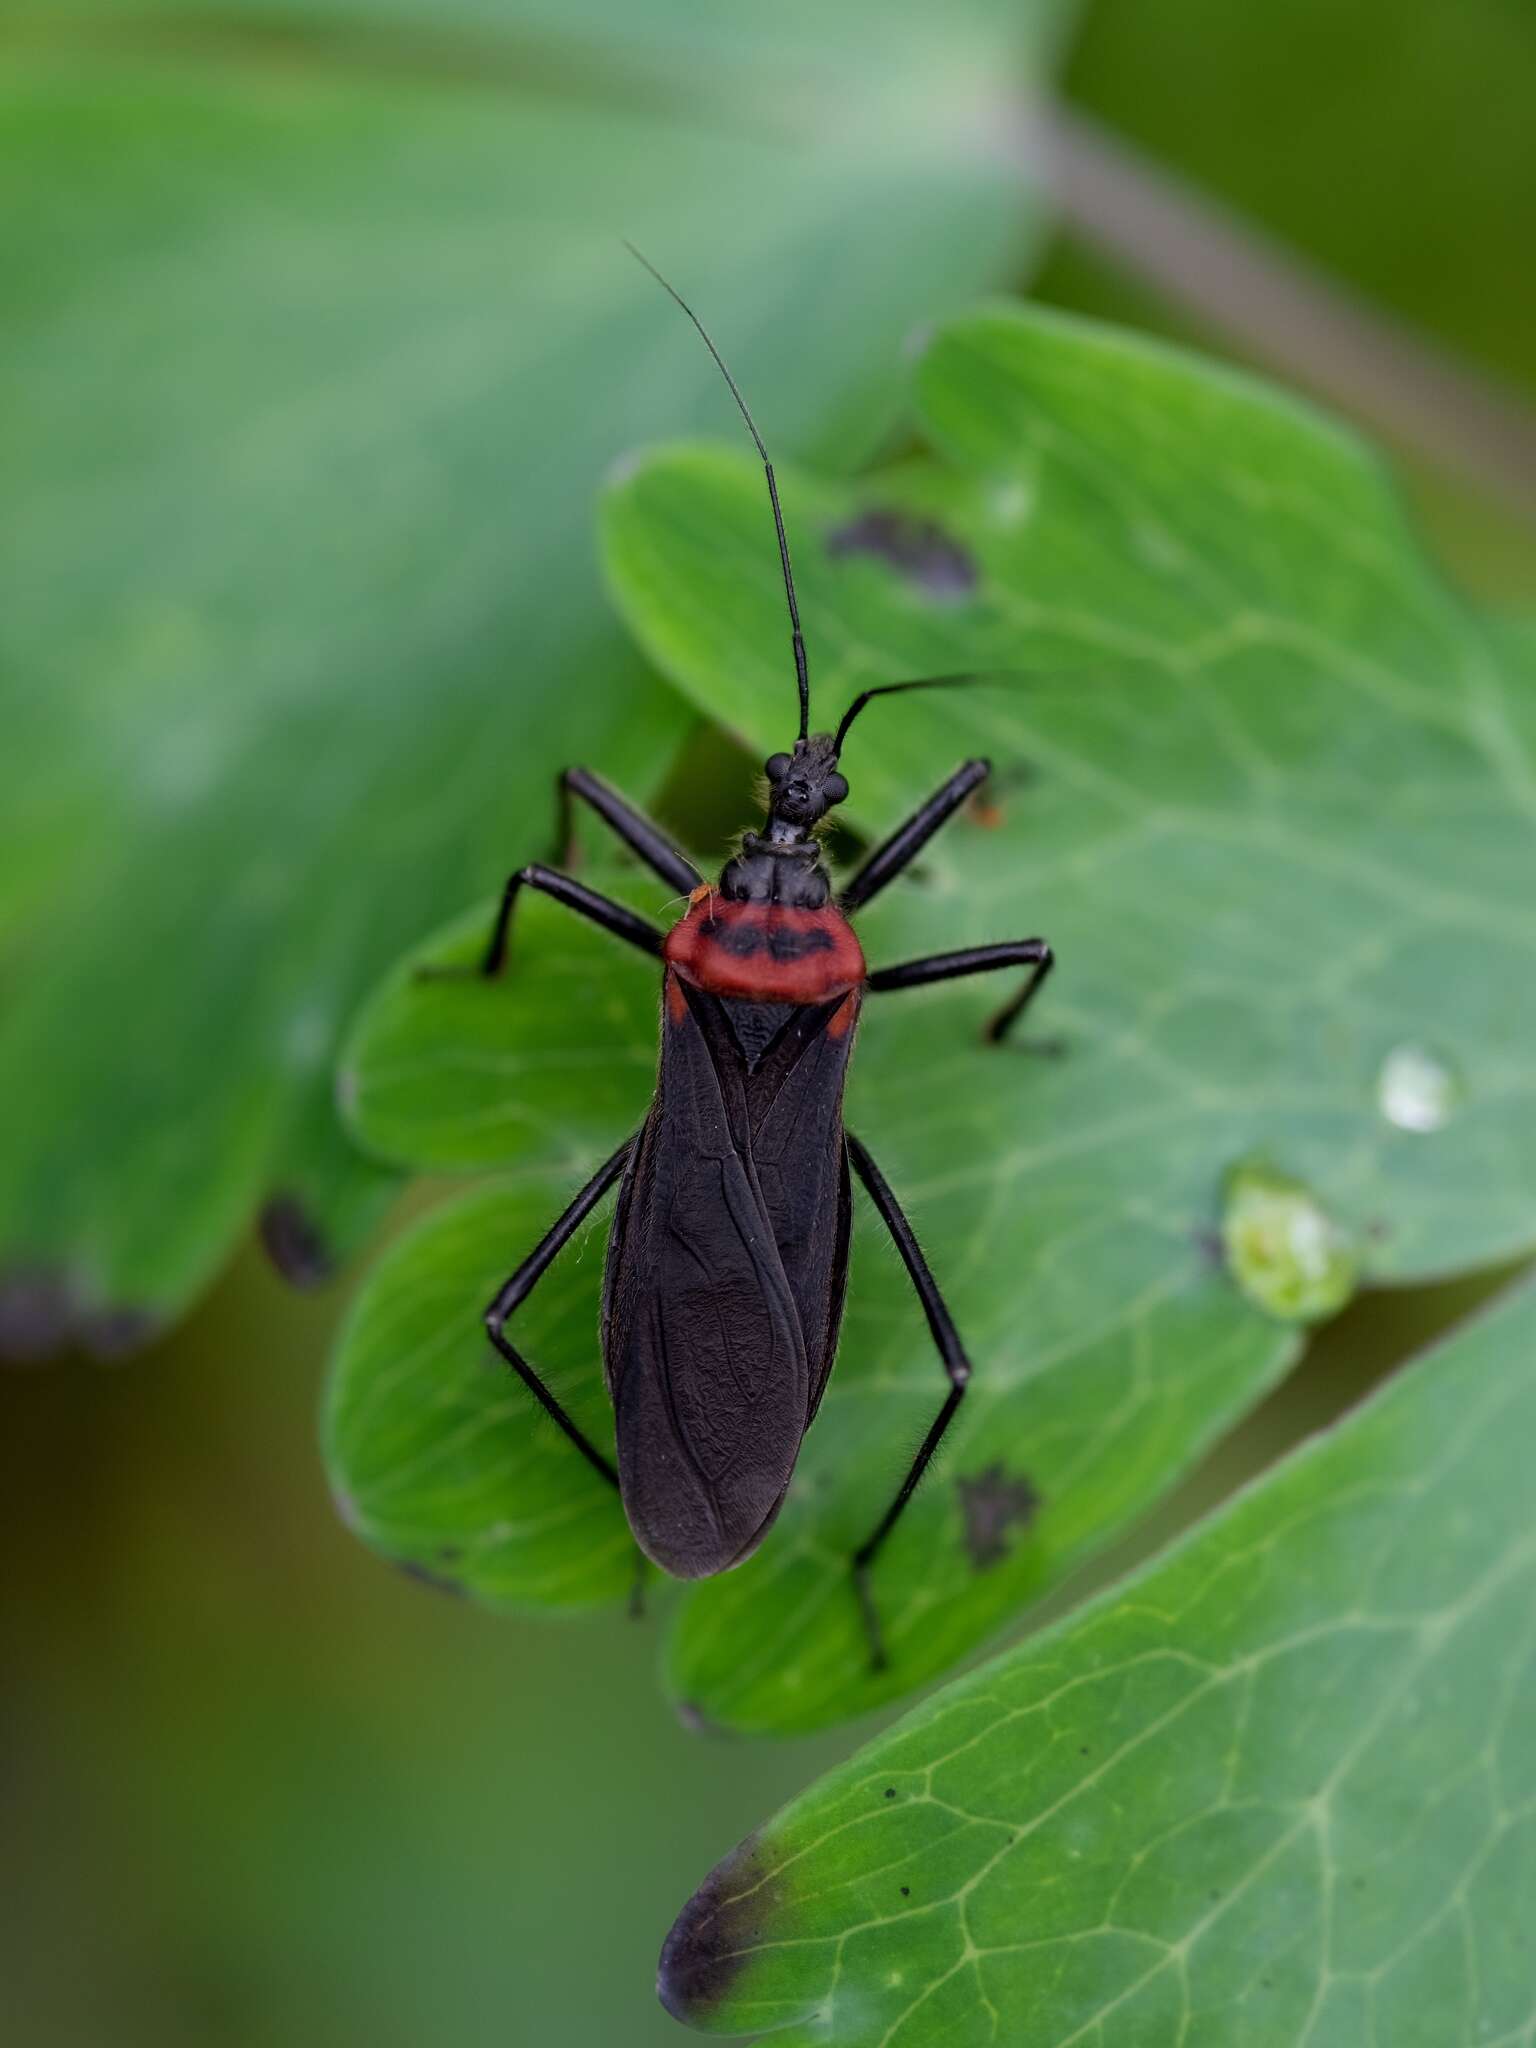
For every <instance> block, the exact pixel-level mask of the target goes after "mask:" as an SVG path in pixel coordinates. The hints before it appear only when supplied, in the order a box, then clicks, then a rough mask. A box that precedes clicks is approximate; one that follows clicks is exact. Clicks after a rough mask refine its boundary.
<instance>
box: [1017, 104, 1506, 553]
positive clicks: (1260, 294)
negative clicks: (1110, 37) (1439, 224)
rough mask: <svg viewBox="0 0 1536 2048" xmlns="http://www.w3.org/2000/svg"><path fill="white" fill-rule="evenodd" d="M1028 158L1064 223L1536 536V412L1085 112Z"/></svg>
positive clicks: (1030, 144)
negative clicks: (1514, 516)
mask: <svg viewBox="0 0 1536 2048" xmlns="http://www.w3.org/2000/svg"><path fill="white" fill-rule="evenodd" d="M1022 154H1023V158H1024V161H1025V163H1026V166H1027V168H1028V170H1029V173H1030V175H1031V176H1032V177H1034V178H1036V179H1038V180H1039V181H1040V182H1042V183H1043V184H1044V185H1045V187H1046V189H1047V190H1048V191H1049V193H1050V195H1051V197H1052V200H1053V201H1054V203H1055V206H1056V209H1057V211H1058V213H1059V214H1060V216H1061V219H1062V221H1063V224H1064V225H1065V226H1067V227H1070V228H1072V229H1073V230H1075V232H1076V233H1077V234H1078V235H1079V236H1080V237H1081V238H1082V239H1083V240H1084V241H1085V242H1087V243H1088V244H1090V245H1091V246H1092V247H1094V248H1095V249H1097V250H1098V251H1100V252H1101V253H1102V254H1104V255H1107V256H1108V257H1110V258H1111V259H1112V260H1113V261H1114V262H1115V263H1116V264H1118V265H1119V266H1121V267H1122V268H1124V269H1126V270H1128V271H1130V272H1131V273H1132V274H1133V275H1135V276H1136V277H1137V278H1139V279H1141V280H1142V281H1143V282H1144V283H1146V284H1149V285H1151V286H1152V287H1153V288H1154V289H1155V290H1157V291H1158V292H1160V293H1161V294H1162V295H1163V296H1164V297H1165V298H1167V299H1169V300H1171V301H1173V302H1174V303H1176V304H1177V305H1179V306H1181V307H1183V308H1185V309H1187V310H1189V311H1191V312H1193V313H1194V314H1195V315H1197V316H1198V317H1199V318H1201V319H1202V320H1204V321H1205V322H1206V323H1207V324H1208V325H1210V326H1211V327H1213V328H1215V329H1216V330H1218V331H1219V332H1221V333H1223V334H1225V335H1227V336H1229V337H1230V338H1231V339H1232V340H1234V341H1236V342H1238V343H1240V344H1241V345H1242V347H1243V348H1244V349H1245V350H1246V351H1247V352H1249V353H1250V354H1251V355H1253V356H1254V357H1255V358H1257V359H1258V360H1260V361H1263V362H1265V363H1267V364H1269V365H1270V366H1271V367H1272V368H1274V369H1276V370H1278V371H1281V372H1283V373H1284V374H1285V375H1286V376H1287V377H1289V378H1292V379H1295V380H1299V381H1302V382H1305V383H1306V384H1308V385H1310V386H1311V388H1312V389H1313V390H1315V391H1317V392H1318V393H1320V394H1321V395H1322V396H1323V397H1325V398H1327V399H1328V400H1329V401H1331V402H1332V403H1333V404H1336V405H1339V406H1341V407H1343V408H1346V409H1347V410H1348V411H1349V412H1351V413H1352V414H1353V415H1354V416H1355V417H1356V418H1358V419H1360V420H1363V421H1366V422H1368V423H1369V424H1370V425H1371V426H1373V427H1375V428H1376V429H1377V430H1378V431H1380V432H1382V433H1384V434H1386V435H1388V436H1390V437H1392V438H1393V439H1395V440H1396V441H1398V442H1399V443H1401V444H1403V445H1405V446H1407V447H1410V448H1413V449H1416V450H1417V451H1419V452H1420V453H1421V454H1423V455H1425V456H1427V457H1428V458H1429V459H1430V460H1431V461H1432V462H1434V463H1436V464H1437V465H1439V466H1440V467H1442V468H1444V469H1446V470H1448V471H1451V472H1453V473H1454V474H1456V475H1458V476H1461V477H1463V478H1467V479H1469V480H1471V481H1473V482H1475V483H1477V484H1479V485H1481V486H1482V487H1483V488H1484V489H1486V490H1489V491H1492V492H1494V493H1496V494H1497V495H1498V496H1499V497H1500V498H1502V499H1503V500H1504V501H1505V502H1506V503H1508V504H1509V505H1511V506H1512V507H1514V508H1515V509H1517V510H1518V511H1519V512H1520V513H1522V514H1523V515H1524V517H1525V518H1527V519H1529V520H1531V521H1532V522H1533V523H1536V412H1532V410H1531V409H1530V408H1529V407H1527V406H1526V405H1525V404H1524V403H1522V401H1521V400H1520V398H1519V397H1518V396H1516V394H1515V393H1514V392H1512V391H1510V390H1508V389H1507V388H1504V387H1502V386H1501V385H1500V384H1499V383H1497V382H1496V381H1495V380H1493V379H1492V378H1489V377H1485V376H1482V375H1480V374H1478V373H1477V372H1475V371H1473V370H1470V369H1468V368H1466V367H1464V366H1463V365H1462V364H1460V363H1458V362H1456V361H1455V360H1453V359H1452V358H1451V357H1450V356H1448V355H1446V354H1444V353H1443V352H1441V351H1440V350H1438V349H1436V348H1435V347H1433V346H1432V345H1431V344H1429V343H1427V342H1425V341H1423V340H1421V339H1420V338H1419V337H1418V336H1417V335H1415V334H1413V333H1412V332H1410V331H1409V330H1408V329H1407V328H1405V327H1403V326H1401V325H1400V324H1399V323H1397V322H1396V321H1394V320H1392V319H1391V318H1390V317H1389V316H1387V315H1385V314H1383V313H1381V312H1379V311H1378V310H1376V309H1375V308H1374V307H1373V306H1371V305H1369V304H1368V303H1367V302H1366V301H1364V300H1363V299H1361V298H1359V297H1358V296H1356V295H1355V294H1354V293H1352V292H1351V291H1349V290H1348V288H1347V287H1345V286H1343V285H1341V284H1339V283H1338V282H1337V281H1336V280H1335V279H1333V278H1331V277H1328V276H1326V275H1325V274H1324V273H1322V272H1321V271H1318V270H1316V269H1314V268H1312V267H1311V266H1310V265H1308V264H1307V263H1305V262H1303V261H1302V260H1301V259H1300V258H1298V257H1296V256H1295V255H1293V254H1292V253H1291V252H1290V251H1289V250H1287V249H1285V248H1283V247H1282V246H1281V245H1280V244H1279V243H1277V242H1275V241H1273V240H1272V239H1271V238H1270V237H1269V236H1267V235H1265V234H1264V233H1263V232H1262V231H1261V230H1259V229H1257V228H1255V227H1254V226H1253V225H1252V224H1251V223H1250V222H1248V221H1245V220H1244V219H1242V218H1241V216H1239V215H1237V214H1234V213H1231V212H1229V211H1228V210H1227V209H1226V208H1225V207H1223V206H1221V205H1219V204H1218V203H1217V202H1215V201H1213V200H1211V199H1210V198H1208V197H1206V195H1205V194H1204V193H1202V192H1200V191H1198V190H1197V189H1196V188H1195V187H1194V186H1192V185H1189V184H1188V183H1186V182H1185V181H1184V180H1183V179H1182V178H1180V177H1178V176H1176V175H1175V174H1174V173H1172V172H1170V171H1167V170H1165V169H1163V168H1162V166H1160V165H1159V164H1156V163H1154V162H1153V161H1152V160H1151V158H1149V157H1146V156H1144V155H1142V153H1141V152H1140V151H1139V150H1136V149H1134V148H1133V147H1131V145H1130V144H1128V143H1126V142H1124V141H1123V140H1121V139H1120V137H1118V136H1116V135H1113V134H1111V133H1110V131H1109V130H1108V129H1106V128H1103V127H1101V126H1100V125H1099V124H1098V123H1097V122H1095V121H1093V120H1091V119H1090V118H1088V117H1087V116H1086V115H1084V114H1082V113H1080V112H1078V111H1077V110H1076V109H1075V108H1072V107H1068V106H1065V105H1063V104H1062V103H1060V102H1055V103H1042V104H1040V105H1039V106H1038V107H1037V108H1036V109H1035V110H1034V112H1033V114H1032V116H1031V118H1030V120H1029V122H1028V123H1027V124H1026V125H1025V129H1024V139H1023V143H1022Z"/></svg>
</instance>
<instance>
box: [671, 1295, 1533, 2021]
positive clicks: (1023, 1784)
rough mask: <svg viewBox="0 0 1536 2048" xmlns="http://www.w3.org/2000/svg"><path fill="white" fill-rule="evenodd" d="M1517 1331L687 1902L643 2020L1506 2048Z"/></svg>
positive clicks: (1510, 1322) (1520, 1835) (947, 1696)
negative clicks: (670, 2015) (658, 1993)
mask: <svg viewBox="0 0 1536 2048" xmlns="http://www.w3.org/2000/svg"><path fill="white" fill-rule="evenodd" d="M1533 1441H1536V1295H1533V1293H1532V1292H1531V1290H1530V1289H1529V1288H1526V1289H1523V1290H1521V1292H1519V1293H1518V1294H1517V1295H1515V1296H1514V1297H1512V1298H1510V1299H1508V1300H1507V1301H1506V1302H1505V1303H1504V1304H1503V1305H1501V1306H1500V1307H1499V1308H1498V1309H1497V1310H1496V1311H1495V1312H1493V1313H1492V1314H1490V1315H1488V1316H1486V1317H1485V1318H1484V1319H1482V1320H1481V1321H1479V1322H1478V1323H1477V1324H1475V1325H1473V1326H1468V1327H1466V1328H1464V1329H1463V1330H1462V1331H1461V1332H1460V1333H1459V1334H1458V1336H1457V1337H1456V1338H1455V1339H1454V1340H1453V1341H1452V1342H1451V1343H1450V1344H1448V1345H1447V1346H1446V1347H1445V1348H1444V1349H1443V1350H1441V1351H1439V1352H1437V1353H1435V1354H1433V1355H1432V1356H1430V1357H1428V1358H1426V1359H1425V1360H1423V1361H1422V1362H1421V1363H1419V1364H1418V1365H1416V1366H1414V1367H1412V1368H1411V1369H1409V1370H1408V1371H1406V1372H1405V1373H1403V1374H1402V1376H1401V1377H1400V1378H1399V1379H1398V1381H1397V1382H1396V1383H1395V1384H1394V1385H1392V1386H1391V1387H1389V1388H1388V1389H1387V1391H1386V1392H1385V1393H1384V1394H1382V1395H1380V1396H1378V1397H1377V1398H1376V1399H1375V1400H1374V1401H1373V1402H1372V1403H1371V1404H1370V1405H1369V1406H1368V1407H1367V1408H1365V1409H1364V1410H1362V1411H1360V1412H1359V1413H1357V1414H1356V1415H1354V1416H1353V1417H1351V1418H1350V1419H1349V1420H1348V1421H1346V1422H1345V1423H1343V1424H1342V1425H1340V1426H1339V1427H1337V1428H1336V1429H1335V1430H1334V1431H1333V1432H1332V1433H1331V1434H1330V1435H1328V1436H1327V1437H1324V1438H1320V1439H1316V1440H1314V1441H1313V1442H1312V1443H1311V1444H1309V1445H1308V1446H1307V1447H1305V1448H1304V1449H1303V1450H1302V1451H1301V1452H1300V1453H1299V1454H1298V1455H1296V1456H1295V1457H1293V1458H1292V1459H1291V1460H1290V1461H1289V1462H1288V1463H1287V1464H1286V1465H1284V1466H1283V1467H1282V1468H1280V1469H1279V1470H1277V1471H1276V1472H1274V1473H1272V1474H1270V1475H1269V1476H1268V1477H1267V1478H1266V1479H1265V1480H1264V1481H1263V1482H1262V1483H1261V1484H1260V1485H1258V1486H1256V1487H1255V1488H1253V1489H1252V1490H1251V1491H1250V1492H1249V1493H1248V1494H1247V1495H1246V1496H1245V1497H1243V1498H1242V1499H1241V1500H1239V1501H1238V1502H1236V1503H1235V1504H1234V1505H1232V1506H1230V1507H1228V1508H1226V1509H1225V1510H1223V1511H1222V1512H1221V1513H1220V1514H1218V1515H1216V1516H1215V1517H1213V1518H1212V1519H1211V1520H1210V1521H1209V1522H1207V1523H1206V1524H1204V1525H1203V1526H1202V1527H1200V1528H1197V1529H1196V1530H1195V1531H1194V1532H1193V1533H1192V1534H1191V1535H1190V1536H1188V1537H1186V1538H1185V1539H1184V1540H1183V1541H1182V1542H1181V1543H1179V1544H1178V1545H1177V1546H1176V1547H1175V1548H1174V1549H1173V1550H1172V1551H1171V1552H1170V1553H1169V1554H1168V1555H1167V1556H1165V1557H1164V1558H1162V1559H1160V1560H1158V1561H1155V1562H1154V1563H1153V1564H1152V1565H1150V1566H1149V1567H1148V1568H1146V1569H1144V1570H1143V1571H1141V1572H1140V1573H1138V1574H1137V1575H1136V1576H1135V1577H1134V1578H1133V1579H1131V1580H1129V1581H1128V1582H1127V1583H1126V1584H1125V1585H1124V1586H1123V1587H1121V1588H1119V1589H1117V1590H1115V1591H1113V1592H1111V1593H1109V1594H1108V1595H1106V1596H1104V1597H1103V1598H1101V1599H1099V1600H1097V1601H1095V1602H1094V1603H1093V1605H1092V1606H1090V1607H1088V1608H1086V1609H1085V1610H1083V1612H1082V1613H1081V1614H1079V1615H1077V1616H1075V1617H1073V1618H1071V1619H1069V1620H1068V1621H1066V1622H1065V1623H1063V1624H1061V1625H1059V1626H1057V1627H1056V1628H1053V1629H1052V1630H1050V1631H1049V1632H1048V1633H1047V1634H1045V1635H1042V1636H1041V1637H1039V1638H1038V1639H1037V1640H1036V1641H1035V1642H1033V1643H1031V1644H1029V1645H1027V1646H1026V1647H1024V1648H1023V1649H1020V1650H1017V1651H1014V1652H1012V1653H1011V1654H1009V1655H1008V1656H1005V1657H1001V1658H999V1659H997V1660H996V1661H995V1662H993V1663H991V1664H988V1665H985V1666H983V1667H982V1668H981V1669H980V1670H979V1671H976V1672H974V1673H973V1674H971V1675H970V1676H968V1677H966V1678H964V1679H962V1680H960V1681H959V1682H958V1683H956V1684H954V1685H951V1686H949V1687H947V1688H946V1689H945V1690H944V1691H943V1692H941V1693H939V1694H938V1695H937V1696H936V1697H935V1698H934V1699H933V1700H931V1701H929V1702H928V1703H927V1704H926V1705H925V1706H923V1707H921V1708H920V1709H918V1711H917V1712H916V1713H914V1714H911V1715H909V1716H908V1717H907V1718H906V1719H905V1720H903V1721H901V1722H899V1723H898V1724H897V1726H896V1727H895V1728H893V1729H892V1730H890V1731H889V1732H888V1733H887V1734H885V1735H883V1736H881V1737H880V1738H878V1740H876V1741H875V1742H874V1743H872V1744H870V1745H869V1746H868V1747H867V1748H865V1749H864V1750H862V1751H860V1752H859V1753H858V1754H857V1755H856V1756H855V1757H853V1758H852V1759H851V1761H850V1762H848V1763H847V1764H845V1765H843V1766H842V1767H841V1768H840V1769H838V1770H836V1771H834V1772H833V1773H832V1774H831V1775H830V1776H828V1777H827V1778H825V1779H823V1780H822V1781H821V1783H820V1784H819V1785H816V1786H814V1787H813V1788H812V1789H811V1790H810V1791H809V1792H807V1793H806V1794H804V1795H803V1796H802V1797H801V1798H799V1799H797V1800H796V1801H795V1802H794V1803H793V1804H792V1805H791V1806H789V1807H788V1808H787V1809H786V1810H785V1811H784V1812H783V1813H781V1814H780V1815H779V1816H778V1817H777V1818H776V1819H774V1820H772V1821H770V1822H769V1823H768V1825H767V1826H766V1827H765V1828H764V1829H763V1830H762V1831H761V1833H760V1834H758V1835H756V1836H755V1837H752V1838H750V1839H749V1840H748V1841H747V1842H745V1843H743V1844H742V1846H741V1847H740V1848H739V1849H737V1850H736V1851H735V1852H734V1854H733V1855H731V1856H730V1857H728V1858H727V1859H726V1860H725V1861H724V1862H723V1863H722V1864H720V1865H719V1867H718V1868H717V1869H716V1870H715V1871H714V1872H713V1873H712V1875H711V1876H710V1877H709V1878H708V1879H707V1880H706V1882H705V1884H704V1885H703V1887H702V1888H701V1889H700V1891H699V1892H698V1893H697V1894H696V1895H695V1897H694V1899H693V1900H692V1902H691V1903H690V1904H689V1905H688V1906H687V1907H686V1908H685V1910H684V1912H683V1914H682V1916H681V1918H680V1920H679V1921H678V1923H677V1926H676V1927H675V1928H674V1930H673V1933H672V1935H671V1937H670V1939H669V1944H668V1949H667V1952H666V1955H665V1956H664V1959H663V1973H662V1995H663V1998H664V1999H665V2000H666V2002H667V2004H668V2005H669V2006H670V2007H671V2009H672V2011H674V2012H675V2013H676V2014H677V2015H678V2016H679V2017H680V2018H683V2019H687V2020H690V2021H692V2022H693V2024H695V2025H697V2026H701V2027H706V2028H708V2029H709V2030H711V2031H721V2032H725V2033H740V2032H744V2031H747V2030H748V2029H750V2030H751V2031H752V2032H754V2033H755V2032H757V2031H759V2030H764V2029H776V2028H787V2029H788V2030H789V2031H788V2032H787V2033H785V2034H784V2035H783V2037H782V2038H783V2041H784V2048H792V2044H793V2048H812V2044H813V2043H826V2044H834V2043H835V2044H836V2048H875V2044H877V2043H878V2044H880V2048H923V2044H929V2043H937V2042H944V2043H946V2044H948V2043H956V2044H958V2043H965V2044H966V2048H972V2044H975V2043H985V2042H989V2041H1001V2042H1008V2043H1009V2044H1010V2048H1037V2044H1038V2048H1067V2044H1068V2043H1070V2042H1084V2043H1086V2042H1092V2043H1094V2044H1095V2048H1131V2044H1133V2043H1135V2044H1142V2043H1152V2042H1158V2043H1161V2042H1174V2041H1180V2042H1187V2043H1195V2042H1199V2043H1201V2044H1202V2048H1228V2044H1231V2048H1238V2044H1241V2043H1256V2042H1277V2043H1278V2042H1286V2043H1294V2044H1296V2048H1358V2044H1359V2043H1361V2042H1366V2041H1383V2042H1385V2041H1391V2042H1395V2043H1399V2044H1402V2048H1410V2044H1422V2048H1455V2044H1466V2048H1472V2044H1473V2043H1478V2044H1482V2043H1487V2042H1504V2043H1509V2044H1513V2043H1514V2042H1516V2041H1524V2040H1526V2039H1528V2038H1529V2033H1530V2023H1531V1966H1530V1954H1529V1911H1528V1906H1529V1900H1530V1897H1531V1890H1532V1885H1533V1883H1536V1721H1533V1718H1532V1715H1531V1713H1530V1696H1531V1688H1532V1685H1533V1684H1536V1661H1533V1650H1536V1635H1533V1630H1532V1615H1533V1612H1536V1540H1533V1536H1532V1529H1531V1516H1530V1483H1529V1472H1528V1467H1529V1462H1530V1458H1529V1450H1530V1445H1531V1443H1532V1442H1533Z"/></svg>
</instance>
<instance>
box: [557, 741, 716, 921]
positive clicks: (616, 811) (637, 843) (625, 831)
mask: <svg viewBox="0 0 1536 2048" xmlns="http://www.w3.org/2000/svg"><path fill="white" fill-rule="evenodd" d="M555 787H556V791H557V794H558V801H559V807H560V818H559V826H558V831H559V846H560V858H561V859H562V860H564V861H567V862H568V861H570V860H571V859H572V857H573V853H572V817H571V799H572V798H573V797H578V796H579V797H580V798H581V799H582V801H583V802H584V803H587V804H590V805H591V806H592V809H593V810H594V811H596V813H597V815H598V816H599V817H600V818H601V819H602V821H603V823H604V824H605V825H606V826H607V827H608V828H609V830H610V831H612V832H614V833H616V834H617V835H618V837H619V838H620V839H622V840H623V842H624V844H625V845H626V846H627V847H628V848H629V849H630V851H631V852H632V853H637V854H639V856H640V858H641V859H642V860H643V861H644V862H645V864H646V866H647V867H648V868H652V869H654V871H655V872H656V873H657V874H658V875H660V877H661V879H662V880H663V881H664V882H670V883H671V884H672V887H673V888H674V889H678V890H681V892H682V893H683V894H684V895H685V896H686V895H687V894H688V893H689V892H690V891H691V890H694V889H697V888H698V886H699V884H700V882H701V881H702V880H703V879H704V878H703V876H702V875H701V874H700V873H699V871H698V869H697V868H696V867H695V866H694V864H693V862H692V861H691V860H686V859H684V857H683V855H682V854H680V853H679V852H678V851H677V849H676V847H674V846H673V845H672V844H671V842H670V841H669V840H668V838H667V836H666V834H665V833H664V832H663V831H662V830H661V827H660V826H659V825H653V824H652V823H651V821H650V819H649V818H648V817H646V816H645V814H644V812H643V811H637V810H636V809H635V808H634V806H633V805H632V804H629V803H626V802H625V800H624V798H623V797H621V796H620V795H619V793H618V791H617V790H616V789H610V788H609V787H608V785H607V783H606V782H603V781H602V780H600V779H599V777H597V776H596V775H594V774H593V773H592V772H591V770H590V769H588V768H566V769H564V770H563V771H562V773H561V775H560V779H559V781H558V783H557V784H556V785H555Z"/></svg>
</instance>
